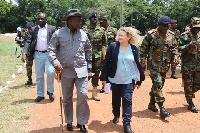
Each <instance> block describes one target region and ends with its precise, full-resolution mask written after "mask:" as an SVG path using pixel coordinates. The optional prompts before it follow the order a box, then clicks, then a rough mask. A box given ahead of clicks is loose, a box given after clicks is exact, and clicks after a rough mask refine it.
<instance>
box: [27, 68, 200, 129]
mask: <svg viewBox="0 0 200 133" xmlns="http://www.w3.org/2000/svg"><path fill="white" fill-rule="evenodd" d="M170 74H171V73H170V72H169V73H168V75H167V79H166V82H165V86H164V88H163V93H164V96H165V98H166V101H165V103H164V106H165V108H166V109H167V111H168V112H170V113H171V116H170V117H168V118H166V119H165V120H161V119H160V116H159V113H154V112H152V111H150V110H148V109H147V106H148V103H149V91H150V88H151V85H152V84H151V79H150V77H149V76H148V75H149V72H146V80H145V81H144V82H143V84H142V86H141V88H140V89H136V90H134V93H133V117H132V123H131V126H132V129H133V130H134V132H135V133H198V132H200V113H191V112H190V111H188V110H187V104H186V100H185V98H184V92H183V91H180V83H181V74H180V73H179V71H177V72H176V74H177V76H178V77H179V78H178V79H171V78H169V77H170ZM35 87H36V86H35ZM91 89H92V87H91V83H90V88H89V93H88V97H89V105H90V119H89V122H88V124H87V125H86V127H87V129H88V132H89V133H123V125H122V118H121V117H120V122H119V123H118V124H113V123H112V119H113V115H112V106H111V93H110V94H103V93H99V96H100V97H101V101H94V100H92V99H91V96H92V92H91ZM99 89H100V87H99ZM54 94H55V96H56V99H55V101H54V102H50V101H49V99H48V96H47V95H46V96H45V97H46V99H45V100H43V101H41V102H40V103H37V104H36V105H35V107H34V108H33V109H32V110H31V113H32V116H31V118H30V119H29V120H28V122H29V123H31V130H30V131H29V132H30V133H61V128H60V127H59V126H60V124H61V118H60V106H59V97H60V96H59V86H58V83H57V81H55V93H54ZM199 96H200V92H197V93H196V98H195V99H194V100H193V101H194V103H195V105H196V107H197V108H199V109H200V101H199V100H200V98H199ZM36 97H37V96H36V90H35V92H32V93H31V94H29V98H31V99H33V100H34V99H35V98H36ZM73 101H74V109H75V106H76V89H74V99H73ZM74 112H75V110H74ZM76 123H77V122H76V117H75V116H74V122H73V125H74V131H72V133H79V132H80V131H79V130H78V129H77V128H76V127H75V126H76ZM65 125H66V124H65ZM64 132H65V133H67V132H68V131H67V130H65V131H64Z"/></svg>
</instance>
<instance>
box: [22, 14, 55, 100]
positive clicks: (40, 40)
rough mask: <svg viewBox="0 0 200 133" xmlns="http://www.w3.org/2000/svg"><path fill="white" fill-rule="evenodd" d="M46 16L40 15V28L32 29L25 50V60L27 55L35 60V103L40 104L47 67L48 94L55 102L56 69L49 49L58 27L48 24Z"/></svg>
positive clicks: (42, 97)
mask: <svg viewBox="0 0 200 133" xmlns="http://www.w3.org/2000/svg"><path fill="white" fill-rule="evenodd" d="M46 21H47V19H46V14H45V13H40V14H39V15H38V24H39V25H38V26H36V27H33V28H31V31H30V34H29V36H28V38H27V41H26V43H25V46H24V50H23V56H22V58H23V60H26V56H27V54H30V56H31V57H32V59H33V58H34V59H35V73H36V83H37V95H38V97H37V98H36V99H35V102H40V101H41V100H43V99H44V72H45V67H46V74H47V94H48V95H49V99H50V101H53V100H54V98H55V97H54V95H53V92H54V86H53V82H54V75H55V73H54V67H53V66H52V65H51V63H50V62H49V60H48V57H47V48H48V42H49V41H50V39H51V36H52V34H53V33H54V32H55V31H56V27H55V26H52V25H48V24H47V23H46Z"/></svg>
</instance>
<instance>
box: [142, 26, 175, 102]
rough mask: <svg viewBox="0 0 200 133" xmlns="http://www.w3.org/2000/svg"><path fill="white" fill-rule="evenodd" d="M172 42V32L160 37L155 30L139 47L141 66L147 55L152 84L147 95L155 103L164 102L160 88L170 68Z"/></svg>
mask: <svg viewBox="0 0 200 133" xmlns="http://www.w3.org/2000/svg"><path fill="white" fill-rule="evenodd" d="M173 41H175V39H174V35H173V34H172V32H170V31H169V30H168V31H167V34H166V36H164V35H160V32H159V31H158V30H157V29H156V30H154V31H153V32H152V33H148V34H147V35H146V36H145V38H144V40H143V42H142V44H141V46H140V60H141V63H142V64H145V60H146V58H147V55H148V64H149V69H150V77H151V80H152V83H153V85H152V88H151V92H150V93H149V94H150V96H151V97H152V98H154V99H155V102H164V101H165V98H164V96H163V94H162V88H163V86H164V82H165V77H166V73H167V71H168V70H169V67H170V61H171V60H172V58H173V55H172V48H173V45H174V42H173Z"/></svg>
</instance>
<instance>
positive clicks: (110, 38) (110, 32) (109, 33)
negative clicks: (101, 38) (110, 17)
mask: <svg viewBox="0 0 200 133" xmlns="http://www.w3.org/2000/svg"><path fill="white" fill-rule="evenodd" d="M116 36H117V29H116V28H114V27H110V26H109V27H108V29H107V30H106V37H107V44H108V46H109V44H110V43H111V42H115V38H116Z"/></svg>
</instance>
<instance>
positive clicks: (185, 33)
mask: <svg viewBox="0 0 200 133" xmlns="http://www.w3.org/2000/svg"><path fill="white" fill-rule="evenodd" d="M188 32H189V30H188V31H185V32H183V33H181V35H184V34H187V33H188Z"/></svg>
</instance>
